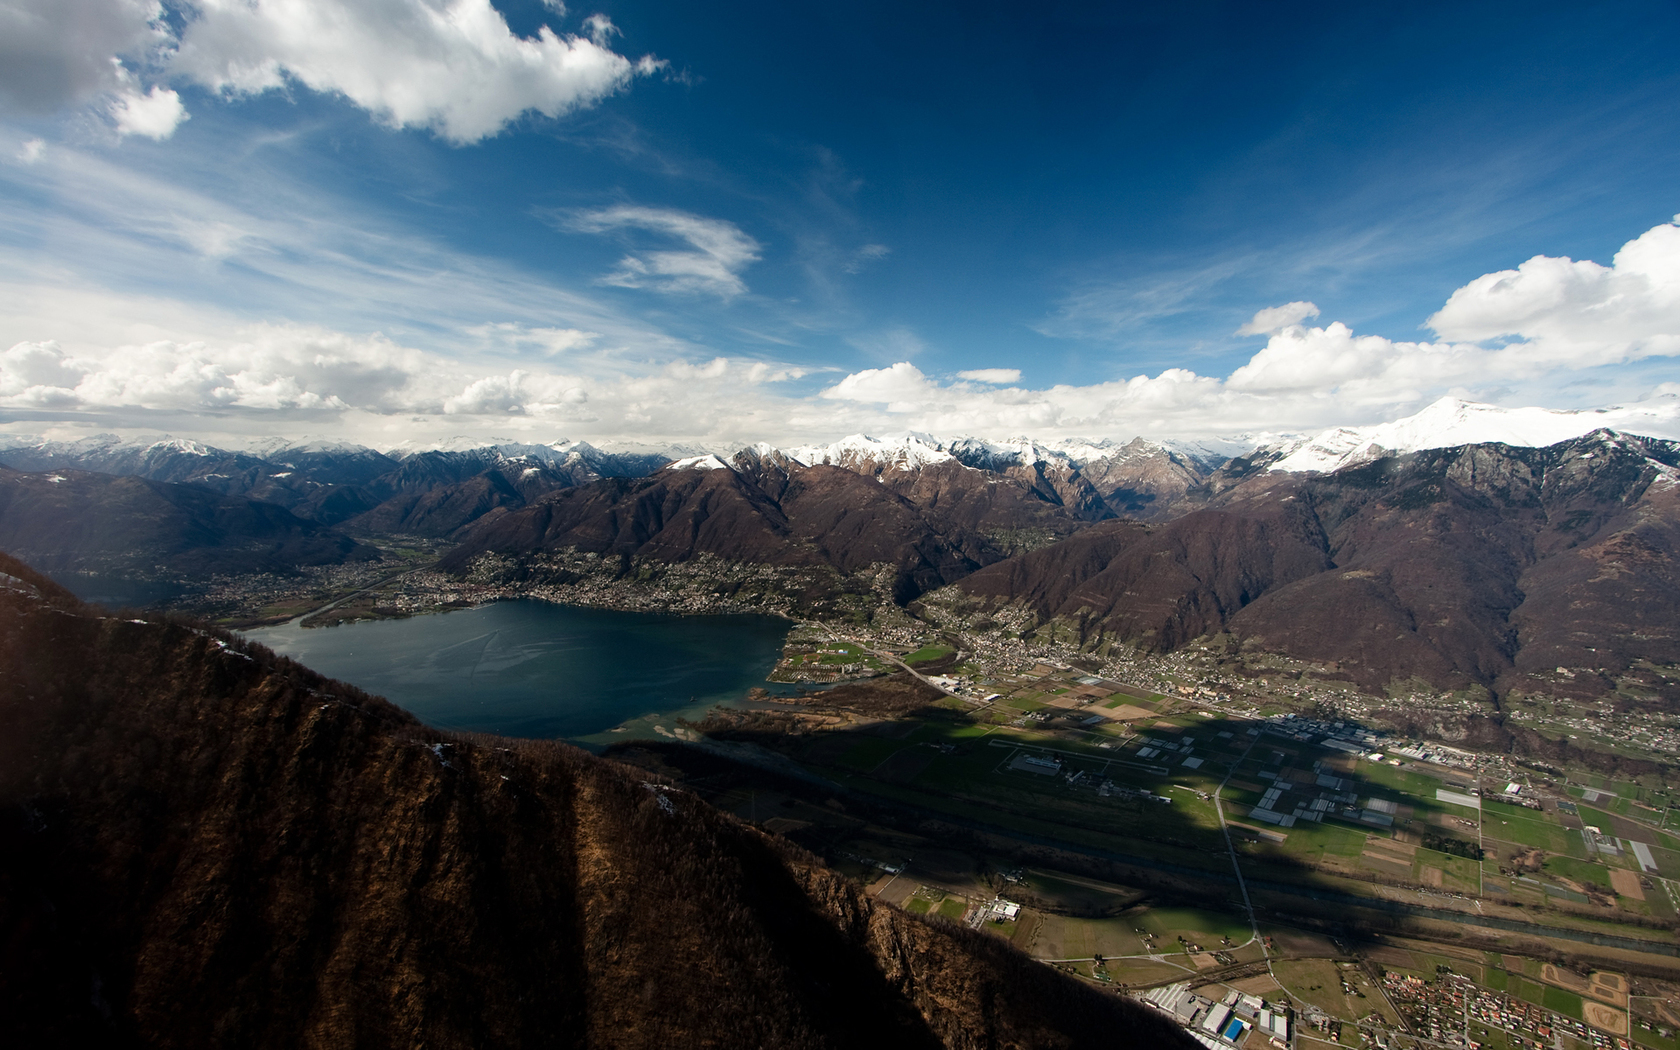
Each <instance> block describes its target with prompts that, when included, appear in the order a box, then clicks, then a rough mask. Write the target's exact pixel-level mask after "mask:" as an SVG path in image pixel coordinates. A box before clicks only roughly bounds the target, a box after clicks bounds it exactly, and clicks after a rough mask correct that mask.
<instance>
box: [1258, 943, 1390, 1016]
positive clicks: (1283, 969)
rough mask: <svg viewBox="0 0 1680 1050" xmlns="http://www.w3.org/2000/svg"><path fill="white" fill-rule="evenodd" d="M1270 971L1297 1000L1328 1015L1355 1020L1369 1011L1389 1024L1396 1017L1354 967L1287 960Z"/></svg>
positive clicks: (1330, 962) (1322, 962)
mask: <svg viewBox="0 0 1680 1050" xmlns="http://www.w3.org/2000/svg"><path fill="white" fill-rule="evenodd" d="M1272 973H1273V974H1274V975H1275V976H1276V977H1277V980H1278V982H1279V983H1280V984H1282V985H1283V986H1284V988H1285V989H1287V990H1288V991H1289V994H1290V995H1292V996H1294V997H1295V998H1296V999H1297V1000H1298V1001H1299V1002H1301V1003H1311V1004H1312V1005H1313V1006H1316V1007H1318V1008H1319V1009H1320V1010H1323V1011H1324V1012H1325V1013H1327V1014H1329V1015H1330V1016H1331V1017H1335V1018H1338V1019H1340V1020H1342V1021H1349V1022H1356V1021H1358V1020H1359V1019H1361V1018H1363V1017H1368V1016H1369V1015H1371V1014H1372V1013H1376V1014H1378V1015H1379V1016H1381V1017H1382V1018H1383V1019H1384V1021H1386V1022H1387V1023H1388V1024H1390V1025H1398V1024H1399V1018H1398V1017H1396V1016H1395V1015H1394V1012H1393V1011H1392V1010H1391V1009H1390V1008H1389V1006H1388V1003H1387V1002H1386V1001H1385V1000H1384V999H1383V996H1382V994H1381V993H1380V992H1379V991H1378V990H1377V989H1376V988H1375V987H1374V986H1373V985H1372V984H1371V982H1370V980H1369V979H1368V978H1367V977H1366V976H1365V974H1363V973H1362V972H1360V970H1359V968H1358V967H1356V966H1350V965H1347V964H1341V963H1337V962H1335V961H1334V960H1331V959H1290V960H1286V961H1283V962H1278V963H1275V964H1273V966H1272Z"/></svg>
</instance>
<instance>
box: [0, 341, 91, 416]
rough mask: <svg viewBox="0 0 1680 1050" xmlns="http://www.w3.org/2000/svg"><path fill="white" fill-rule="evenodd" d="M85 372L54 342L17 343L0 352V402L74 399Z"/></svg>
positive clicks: (55, 402) (69, 401) (27, 403)
mask: <svg viewBox="0 0 1680 1050" xmlns="http://www.w3.org/2000/svg"><path fill="white" fill-rule="evenodd" d="M85 374H86V373H85V372H84V371H83V370H82V369H80V368H78V367H77V366H76V364H75V362H73V361H71V360H69V359H68V358H66V357H65V356H64V352H63V351H62V350H60V349H59V347H58V344H57V343H53V342H45V343H18V344H17V345H16V346H13V347H11V348H10V349H8V350H6V351H4V352H0V403H3V404H8V405H17V406H20V407H31V406H37V405H39V406H65V405H72V404H74V403H75V402H76V393H75V387H76V386H77V384H79V383H80V382H81V381H82V376H83V375H85Z"/></svg>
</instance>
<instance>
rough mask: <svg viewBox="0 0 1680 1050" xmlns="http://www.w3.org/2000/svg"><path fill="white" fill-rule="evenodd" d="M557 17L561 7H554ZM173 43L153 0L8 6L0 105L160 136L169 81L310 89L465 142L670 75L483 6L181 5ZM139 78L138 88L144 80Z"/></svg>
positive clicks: (25, 0)
mask: <svg viewBox="0 0 1680 1050" xmlns="http://www.w3.org/2000/svg"><path fill="white" fill-rule="evenodd" d="M550 8H551V10H555V11H556V13H557V14H558V15H560V16H564V5H560V4H551V5H550ZM175 10H176V11H177V13H178V14H180V15H181V18H182V23H183V24H182V28H181V31H180V33H179V36H177V35H176V34H175V32H174V31H173V30H172V29H171V27H170V25H169V23H168V22H167V21H166V20H165V17H164V16H165V11H164V7H163V5H162V3H160V2H159V0H8V2H6V3H4V4H0V107H4V108H6V109H12V110H18V111H23V112H29V113H50V112H53V111H55V110H59V109H63V108H65V107H67V106H71V105H78V104H83V103H87V102H90V101H93V100H95V99H100V98H103V99H104V102H103V105H102V107H101V108H102V109H103V110H104V111H105V113H106V114H107V115H108V116H109V117H110V119H111V120H112V122H113V124H114V126H115V129H116V131H117V133H118V134H119V135H145V136H148V137H150V138H154V139H163V138H167V137H168V136H169V135H170V133H172V132H173V131H174V130H175V128H176V127H178V126H179V125H180V123H181V121H183V120H185V119H186V109H185V107H184V106H183V105H182V102H181V98H180V96H179V94H178V93H176V92H175V91H174V90H172V89H170V88H169V87H168V86H167V83H168V82H170V81H180V80H190V81H194V82H196V83H199V84H202V85H204V86H206V87H208V88H211V89H212V90H215V91H219V92H222V93H224V94H226V95H230V96H239V95H254V94H260V93H262V92H265V91H270V90H275V89H281V88H285V87H288V86H290V85H293V84H301V85H303V86H304V87H307V88H309V89H311V90H314V91H319V92H323V93H326V94H335V95H340V96H342V97H344V98H346V99H349V100H350V101H351V102H353V103H354V104H356V105H357V106H360V107H361V108H362V109H365V110H367V111H368V112H369V113H371V114H373V115H374V117H375V118H376V119H378V120H380V121H382V122H383V123H385V124H387V125H389V126H391V127H394V128H429V129H431V130H433V131H435V132H437V133H438V134H439V135H441V136H443V137H444V138H445V139H448V140H449V141H451V142H454V143H456V144H465V143H471V142H477V141H478V140H480V139H483V138H485V137H487V136H490V135H494V134H496V133H497V132H499V131H501V130H502V129H503V128H504V127H506V126H507V125H508V124H509V123H510V122H512V121H514V120H516V119H518V118H519V117H520V116H521V115H523V114H525V113H532V112H535V113H541V114H543V115H544V116H548V117H559V116H562V115H564V114H566V113H569V112H571V111H573V110H576V109H579V108H582V107H586V106H590V105H594V104H595V103H597V102H599V101H600V100H601V99H603V98H605V97H607V96H608V95H611V94H613V93H614V92H617V91H619V90H621V89H623V88H624V87H625V86H626V85H628V84H629V83H630V82H631V81H632V80H633V79H634V78H635V77H637V76H642V75H647V74H650V73H653V72H655V71H657V70H659V69H662V68H664V63H663V62H661V61H660V60H658V59H655V58H653V57H651V56H646V57H643V58H641V59H638V60H634V61H632V60H631V59H629V58H627V57H625V56H624V55H621V54H618V53H617V52H615V51H613V50H612V48H611V47H610V46H609V44H610V42H611V39H612V37H613V36H614V35H615V34H616V33H617V32H618V31H617V29H616V28H615V27H614V26H613V24H612V22H611V21H609V20H608V19H607V18H606V17H605V16H604V15H593V16H591V17H590V18H588V19H586V20H585V21H584V26H583V28H584V34H583V35H581V36H579V35H562V34H559V33H556V32H555V31H554V30H553V29H552V28H550V27H548V26H546V25H545V26H542V27H540V28H539V29H538V30H537V34H536V35H535V36H533V37H520V36H517V35H515V34H514V33H513V31H512V30H511V29H509V28H508V24H507V20H506V19H505V18H504V17H503V16H502V14H501V13H500V12H499V11H497V10H496V9H495V7H494V6H492V5H491V3H490V0H181V2H179V3H178V4H176V5H175ZM142 79H144V81H145V82H144V83H142V82H141V81H142Z"/></svg>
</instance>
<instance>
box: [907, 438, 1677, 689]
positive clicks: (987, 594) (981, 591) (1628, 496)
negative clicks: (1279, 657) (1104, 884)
mask: <svg viewBox="0 0 1680 1050" xmlns="http://www.w3.org/2000/svg"><path fill="white" fill-rule="evenodd" d="M1677 466H1680V445H1676V444H1675V443H1673V442H1665V441H1658V440H1655V439H1647V438H1637V437H1631V436H1627V435H1618V434H1614V433H1611V432H1608V431H1601V432H1599V433H1597V434H1593V435H1589V436H1588V437H1584V438H1580V439H1576V440H1573V441H1567V442H1563V443H1561V444H1558V445H1553V446H1550V447H1548V448H1543V449H1534V448H1513V447H1510V446H1505V445H1469V446H1461V447H1459V448H1453V449H1436V450H1430V451H1426V452H1418V453H1412V454H1409V455H1405V456H1397V457H1390V458H1385V459H1381V460H1378V461H1375V462H1372V463H1369V464H1365V465H1362V466H1357V467H1350V468H1347V469H1343V470H1340V471H1337V472H1335V473H1331V474H1324V475H1316V476H1304V475H1299V474H1255V475H1252V476H1250V477H1248V478H1247V479H1246V480H1237V481H1235V482H1234V483H1233V484H1232V485H1231V486H1230V487H1228V488H1226V489H1225V490H1224V491H1223V492H1221V493H1219V494H1218V495H1217V497H1216V498H1215V499H1214V506H1213V507H1211V508H1209V509H1205V510H1201V511H1197V512H1194V513H1191V514H1188V515H1186V516H1184V517H1181V518H1178V519H1176V520H1174V521H1172V522H1169V523H1167V524H1165V525H1159V526H1148V527H1145V526H1138V525H1133V524H1129V523H1104V524H1102V525H1098V526H1096V527H1094V528H1092V529H1091V530H1089V531H1087V532H1085V533H1082V534H1080V535H1077V536H1074V537H1072V538H1070V539H1067V540H1064V541H1062V542H1061V543H1059V544H1057V545H1055V546H1052V547H1049V548H1046V549H1044V550H1039V551H1034V552H1031V553H1028V554H1024V555H1021V556H1019V557H1017V558H1014V559H1011V560H1009V561H1006V562H1003V563H1000V564H997V565H993V566H990V567H988V568H985V569H982V570H980V571H978V572H976V573H975V574H974V575H972V576H970V577H968V578H967V579H965V580H963V581H962V582H961V583H960V584H958V585H957V586H956V587H955V588H953V589H951V590H950V591H944V592H940V594H938V595H932V596H929V598H928V599H927V604H928V606H929V608H930V609H933V610H935V611H937V610H940V609H944V610H946V611H947V612H949V613H953V614H956V615H963V616H973V615H975V614H983V615H986V616H999V615H1000V614H1003V615H1007V614H1005V610H1013V613H1014V615H1015V616H1016V617H1017V618H1019V617H1025V620H1026V626H1028V627H1029V628H1030V627H1031V626H1032V625H1033V624H1041V625H1047V624H1058V625H1060V629H1062V630H1072V631H1074V632H1076V633H1077V637H1078V640H1079V641H1080V642H1081V643H1082V644H1084V645H1087V646H1091V647H1097V646H1100V645H1103V644H1106V643H1108V642H1114V641H1118V642H1123V643H1129V644H1135V645H1141V646H1143V647H1145V648H1149V649H1154V650H1158V651H1161V650H1170V649H1174V648H1177V647H1179V646H1182V645H1184V644H1185V643H1187V642H1189V641H1190V640H1192V639H1195V638H1198V637H1202V636H1207V635H1213V634H1218V633H1220V632H1226V633H1228V635H1229V636H1230V638H1231V639H1232V640H1233V641H1234V643H1236V644H1239V645H1240V646H1242V647H1245V648H1248V649H1252V650H1257V651H1267V652H1277V653H1282V654H1286V655H1288V656H1291V657H1294V658H1297V659H1300V660H1306V661H1312V662H1315V663H1318V664H1320V665H1324V666H1325V667H1327V668H1328V669H1329V670H1330V671H1331V672H1332V673H1336V674H1341V675H1344V676H1346V677H1348V678H1350V679H1352V680H1353V681H1356V682H1358V683H1359V684H1360V685H1361V686H1363V687H1365V688H1367V689H1371V690H1379V691H1380V690H1381V689H1383V688H1385V687H1387V686H1389V685H1391V684H1394V683H1405V682H1407V681H1414V680H1421V681H1423V682H1425V683H1428V684H1429V685H1431V686H1433V687H1436V688H1462V687H1465V686H1471V685H1479V686H1485V687H1488V688H1490V689H1493V690H1494V691H1495V692H1504V691H1509V690H1513V689H1520V690H1536V691H1541V690H1543V691H1546V692H1549V693H1553V694H1557V695H1565V696H1596V695H1601V694H1603V693H1605V692H1608V691H1611V690H1613V689H1616V688H1617V687H1618V684H1620V685H1621V686H1631V687H1632V688H1633V690H1634V692H1636V693H1638V692H1640V691H1641V690H1643V691H1647V692H1649V693H1650V695H1652V696H1658V697H1664V698H1666V699H1667V700H1670V701H1673V700H1680V689H1677V686H1680V569H1677V565H1680V561H1677V557H1680V471H1677V470H1676V467H1677ZM970 606H971V607H970ZM1560 668H1561V669H1562V670H1561V671H1560V670H1559V669H1560Z"/></svg>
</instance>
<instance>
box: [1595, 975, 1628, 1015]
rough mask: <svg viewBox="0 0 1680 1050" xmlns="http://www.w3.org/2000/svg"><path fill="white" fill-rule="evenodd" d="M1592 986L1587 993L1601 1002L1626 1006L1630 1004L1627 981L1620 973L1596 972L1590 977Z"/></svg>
mask: <svg viewBox="0 0 1680 1050" xmlns="http://www.w3.org/2000/svg"><path fill="white" fill-rule="evenodd" d="M1590 979H1591V981H1592V987H1590V988H1588V989H1587V994H1588V995H1590V996H1592V997H1593V998H1594V999H1597V1000H1598V1001H1600V1002H1604V1003H1609V1004H1610V1005H1611V1006H1621V1007H1626V1006H1627V1004H1628V991H1627V981H1626V980H1624V979H1623V977H1622V975H1621V974H1619V973H1595V974H1593V975H1592V977H1591V978H1590Z"/></svg>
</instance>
